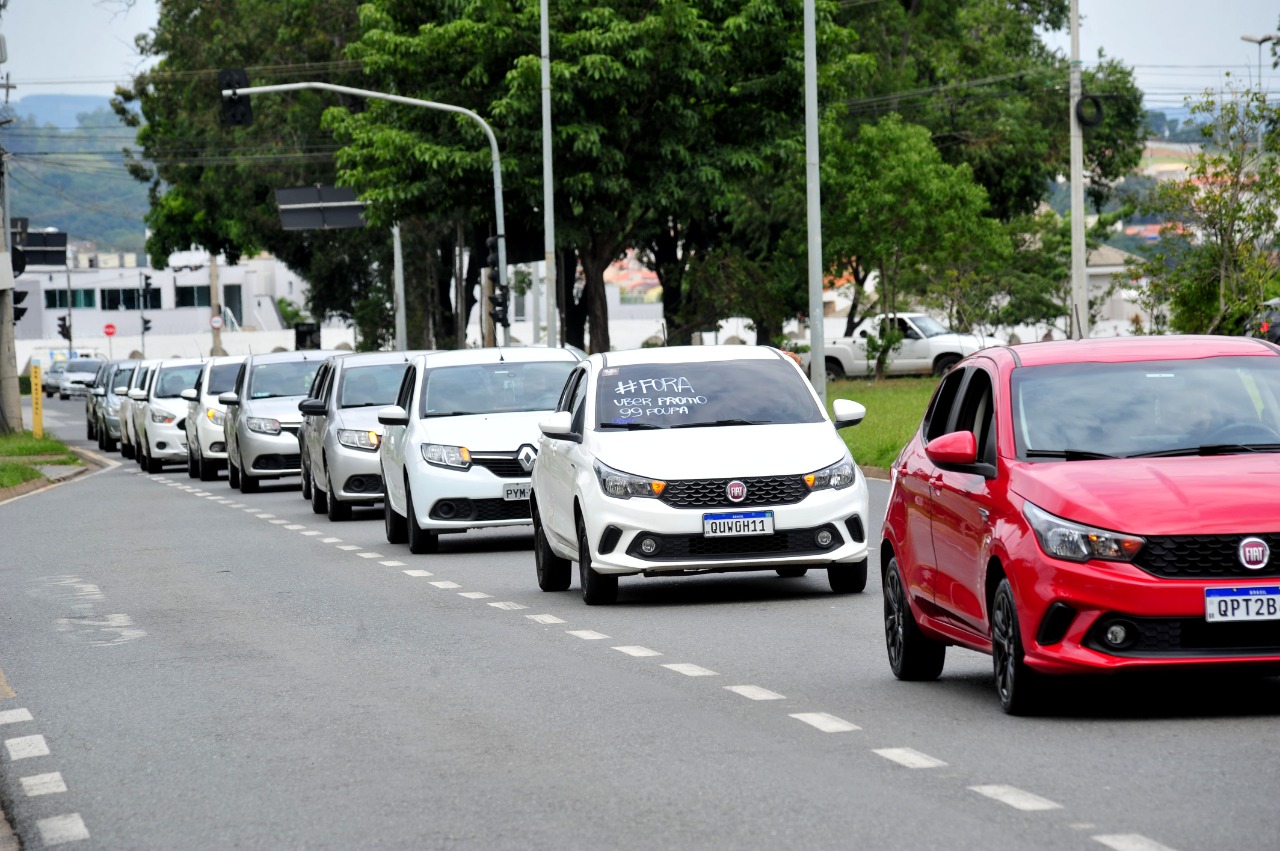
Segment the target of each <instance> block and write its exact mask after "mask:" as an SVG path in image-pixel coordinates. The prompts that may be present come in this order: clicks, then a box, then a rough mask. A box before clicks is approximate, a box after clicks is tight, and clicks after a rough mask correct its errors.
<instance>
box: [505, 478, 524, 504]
mask: <svg viewBox="0 0 1280 851" xmlns="http://www.w3.org/2000/svg"><path fill="white" fill-rule="evenodd" d="M502 498H503V499H505V500H507V501H509V502H510V501H513V500H518V499H526V500H527V499H528V498H529V482H516V483H515V484H510V485H503V486H502Z"/></svg>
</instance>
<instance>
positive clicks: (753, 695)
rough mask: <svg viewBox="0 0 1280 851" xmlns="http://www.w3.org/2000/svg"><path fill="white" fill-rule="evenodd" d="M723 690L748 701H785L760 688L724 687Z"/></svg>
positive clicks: (777, 695)
mask: <svg viewBox="0 0 1280 851" xmlns="http://www.w3.org/2000/svg"><path fill="white" fill-rule="evenodd" d="M725 688H726V689H728V690H729V691H731V692H733V693H734V694H740V695H742V696H743V697H745V698H748V699H750V700H786V698H785V697H783V696H782V695H780V694H778V693H777V692H776V691H769V690H768V689H767V688H761V687H760V686H725Z"/></svg>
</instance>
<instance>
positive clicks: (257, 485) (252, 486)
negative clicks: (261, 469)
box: [240, 470, 262, 493]
mask: <svg viewBox="0 0 1280 851" xmlns="http://www.w3.org/2000/svg"><path fill="white" fill-rule="evenodd" d="M260 490H262V480H261V479H259V478H257V477H255V476H251V475H249V474H248V473H246V472H245V471H244V470H241V471H240V493H257V492H258V491H260Z"/></svg>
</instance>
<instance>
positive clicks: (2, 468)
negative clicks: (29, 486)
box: [0, 461, 43, 490]
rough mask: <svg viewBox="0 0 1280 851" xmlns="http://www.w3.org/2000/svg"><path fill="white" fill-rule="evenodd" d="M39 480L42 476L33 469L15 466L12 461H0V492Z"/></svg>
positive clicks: (23, 465) (24, 465)
mask: <svg viewBox="0 0 1280 851" xmlns="http://www.w3.org/2000/svg"><path fill="white" fill-rule="evenodd" d="M39 478H43V475H42V474H41V473H40V471H39V470H37V469H36V468H35V467H28V466H27V465H26V464H16V463H14V462H12V461H0V490H4V489H5V488H16V487H17V486H18V485H22V484H26V483H27V482H30V481H32V480H34V479H39Z"/></svg>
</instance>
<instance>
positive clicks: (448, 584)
mask: <svg viewBox="0 0 1280 851" xmlns="http://www.w3.org/2000/svg"><path fill="white" fill-rule="evenodd" d="M431 584H432V585H434V586H436V587H437V588H461V587H462V586H461V585H459V584H458V583H456V582H450V581H449V580H448V579H445V580H443V581H441V582H432V583H431Z"/></svg>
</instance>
